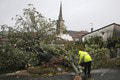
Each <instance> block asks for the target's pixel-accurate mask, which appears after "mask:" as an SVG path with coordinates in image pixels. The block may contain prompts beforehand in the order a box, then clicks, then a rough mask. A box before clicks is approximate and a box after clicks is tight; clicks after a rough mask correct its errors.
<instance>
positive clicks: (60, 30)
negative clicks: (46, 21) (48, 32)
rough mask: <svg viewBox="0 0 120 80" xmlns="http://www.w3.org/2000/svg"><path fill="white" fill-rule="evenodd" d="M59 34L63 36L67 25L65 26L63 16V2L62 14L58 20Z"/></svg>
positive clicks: (60, 13)
mask: <svg viewBox="0 0 120 80" xmlns="http://www.w3.org/2000/svg"><path fill="white" fill-rule="evenodd" d="M56 30H57V34H58V35H60V34H63V33H64V31H65V25H64V20H63V16H62V2H61V3H60V12H59V16H58V20H57V29H56Z"/></svg>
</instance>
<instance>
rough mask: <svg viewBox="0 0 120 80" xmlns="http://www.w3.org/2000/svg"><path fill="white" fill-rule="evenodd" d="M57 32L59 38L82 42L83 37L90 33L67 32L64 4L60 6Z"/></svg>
mask: <svg viewBox="0 0 120 80" xmlns="http://www.w3.org/2000/svg"><path fill="white" fill-rule="evenodd" d="M56 32H57V35H58V37H59V38H61V39H63V40H66V41H80V40H81V37H82V35H85V34H86V33H88V32H87V31H70V30H69V31H68V30H66V28H65V24H64V19H63V15H62V3H61V4H60V12H59V16H58V20H57V28H56Z"/></svg>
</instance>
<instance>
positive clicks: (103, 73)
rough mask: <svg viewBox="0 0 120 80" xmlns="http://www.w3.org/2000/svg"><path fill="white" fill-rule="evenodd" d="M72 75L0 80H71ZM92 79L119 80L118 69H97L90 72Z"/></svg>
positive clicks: (2, 78)
mask: <svg viewBox="0 0 120 80" xmlns="http://www.w3.org/2000/svg"><path fill="white" fill-rule="evenodd" d="M73 78H74V74H73V73H67V74H64V75H63V74H62V75H59V76H53V77H19V76H7V77H2V76H1V77H0V80H73ZM92 78H93V79H94V80H120V69H97V70H92Z"/></svg>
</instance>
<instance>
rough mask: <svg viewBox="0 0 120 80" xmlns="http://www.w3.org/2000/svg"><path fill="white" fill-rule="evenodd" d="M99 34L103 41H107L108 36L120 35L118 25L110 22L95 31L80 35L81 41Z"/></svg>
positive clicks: (119, 26)
mask: <svg viewBox="0 0 120 80" xmlns="http://www.w3.org/2000/svg"><path fill="white" fill-rule="evenodd" d="M96 36H100V37H102V38H103V40H104V41H107V39H108V38H112V37H113V36H114V37H120V25H119V24H116V23H112V24H110V25H107V26H105V27H102V28H100V29H97V30H95V31H92V32H90V33H88V34H85V35H83V36H82V41H85V40H88V39H90V38H92V37H96Z"/></svg>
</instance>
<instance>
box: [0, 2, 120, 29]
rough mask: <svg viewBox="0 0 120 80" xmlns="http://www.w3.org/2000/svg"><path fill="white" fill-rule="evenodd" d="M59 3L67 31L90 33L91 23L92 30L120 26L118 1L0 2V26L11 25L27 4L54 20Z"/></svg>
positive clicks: (56, 16) (119, 4)
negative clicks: (114, 24)
mask: <svg viewBox="0 0 120 80" xmlns="http://www.w3.org/2000/svg"><path fill="white" fill-rule="evenodd" d="M60 1H62V6H63V19H64V20H65V25H66V26H67V29H68V30H76V31H80V30H88V31H90V28H91V23H93V28H94V29H98V28H101V27H104V26H106V25H109V24H111V23H118V24H120V0H0V24H8V25H12V24H13V22H12V21H11V18H12V17H15V15H17V14H22V11H23V8H26V7H27V4H29V3H32V4H33V5H34V7H35V8H36V9H37V11H39V12H40V13H42V15H44V16H45V17H46V18H51V19H54V20H56V19H58V15H59V8H60Z"/></svg>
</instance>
